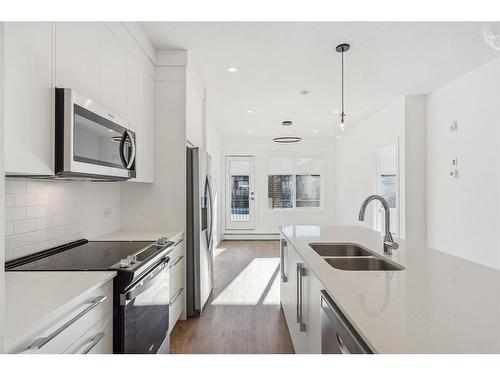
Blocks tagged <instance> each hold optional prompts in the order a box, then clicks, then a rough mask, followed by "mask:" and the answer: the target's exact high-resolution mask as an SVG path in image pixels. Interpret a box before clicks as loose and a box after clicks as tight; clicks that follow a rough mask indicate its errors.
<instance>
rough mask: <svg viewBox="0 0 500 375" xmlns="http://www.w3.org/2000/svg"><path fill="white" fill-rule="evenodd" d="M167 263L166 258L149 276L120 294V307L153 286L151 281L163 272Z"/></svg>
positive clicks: (167, 259) (168, 259)
mask: <svg viewBox="0 0 500 375" xmlns="http://www.w3.org/2000/svg"><path fill="white" fill-rule="evenodd" d="M169 261H170V258H169V257H167V258H166V259H165V260H164V261H163V262H161V263H160V264H159V265H158V266H156V267H155V268H154V269H153V270H151V271H150V272H149V274H148V275H147V276H146V277H145V278H144V279H143V280H141V281H139V282H138V283H137V284H136V285H135V286H134V287H133V288H132V289H130V290H127V291H126V292H125V293H122V294H120V305H122V306H123V305H126V304H127V303H128V301H131V300H133V299H134V298H136V297H137V296H138V295H140V294H141V293H143V292H145V291H146V290H148V289H149V288H150V287H151V286H153V283H152V281H153V280H154V279H155V278H156V277H157V276H158V275H159V274H160V272H161V271H163V269H164V268H165V267H166V266H167V264H168V262H169ZM167 270H168V268H167Z"/></svg>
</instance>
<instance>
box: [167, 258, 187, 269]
mask: <svg viewBox="0 0 500 375" xmlns="http://www.w3.org/2000/svg"><path fill="white" fill-rule="evenodd" d="M182 258H184V255H181V256H180V257H179V258H177V259H176V260H175V261H174V263H172V264H171V265H170V269H172V268H174V267H175V266H176V265H177V263H179V262H180V261H181V260H182Z"/></svg>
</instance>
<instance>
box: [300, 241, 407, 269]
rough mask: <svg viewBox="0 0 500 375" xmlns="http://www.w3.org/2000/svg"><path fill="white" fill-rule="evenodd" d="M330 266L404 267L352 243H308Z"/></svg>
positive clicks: (349, 267)
mask: <svg viewBox="0 0 500 375" xmlns="http://www.w3.org/2000/svg"><path fill="white" fill-rule="evenodd" d="M309 246H310V247H311V248H312V249H313V250H314V251H316V253H318V254H319V255H320V256H321V257H322V258H323V259H324V260H325V261H326V262H327V263H328V264H329V265H330V266H332V267H334V268H337V269H339V270H344V271H401V270H404V267H403V266H401V265H399V264H397V263H395V262H392V261H389V260H387V259H385V258H383V257H381V256H379V255H378V254H376V253H374V252H372V251H370V250H368V249H365V248H364V247H362V246H360V245H357V244H353V243H310V244H309Z"/></svg>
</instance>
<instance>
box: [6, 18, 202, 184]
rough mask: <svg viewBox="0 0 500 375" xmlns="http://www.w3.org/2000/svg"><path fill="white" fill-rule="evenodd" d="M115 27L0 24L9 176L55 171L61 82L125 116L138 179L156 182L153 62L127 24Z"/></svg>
mask: <svg viewBox="0 0 500 375" xmlns="http://www.w3.org/2000/svg"><path fill="white" fill-rule="evenodd" d="M114 27H115V30H114V31H115V32H116V34H115V32H113V31H111V29H109V28H108V26H107V25H106V24H104V23H102V22H101V23H100V22H55V23H54V22H7V23H6V24H5V93H6V95H5V140H6V141H5V171H6V173H7V174H12V175H38V176H42V175H53V174H54V87H66V88H72V89H74V90H75V91H77V92H78V93H79V94H81V95H83V96H85V97H88V98H90V99H92V100H95V101H97V102H98V103H99V104H100V105H101V106H102V107H103V108H106V109H107V110H109V111H110V112H112V113H115V114H117V115H119V116H120V117H123V118H125V119H129V120H130V127H131V129H132V130H134V131H135V133H136V138H137V160H136V168H137V178H136V179H135V180H136V181H142V182H153V175H154V138H153V137H154V118H153V116H154V114H153V113H154V110H153V106H154V79H153V77H152V74H153V73H152V72H153V66H152V63H151V62H149V60H148V59H146V58H145V57H144V56H141V55H140V54H141V52H140V51H141V50H140V47H139V46H137V45H134V43H135V41H134V40H133V39H132V37H131V36H130V35H129V34H128V32H127V30H126V29H125V28H124V26H123V25H121V24H116V25H115V26H114ZM120 27H122V28H123V29H120ZM116 35H120V38H121V39H118V37H117V36H116ZM127 35H128V37H127ZM125 46H127V47H125ZM132 49H133V51H131V50H132ZM138 61H142V62H141V63H139V62H138ZM200 108H201V107H200Z"/></svg>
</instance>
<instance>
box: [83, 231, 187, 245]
mask: <svg viewBox="0 0 500 375" xmlns="http://www.w3.org/2000/svg"><path fill="white" fill-rule="evenodd" d="M183 236H184V233H183V232H169V233H159V232H141V231H133V230H121V231H117V232H113V233H110V234H106V235H104V236H100V237H97V238H92V241H156V240H157V239H158V238H160V237H167V238H168V240H169V241H173V242H175V243H178V242H180V241H182V239H183Z"/></svg>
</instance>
